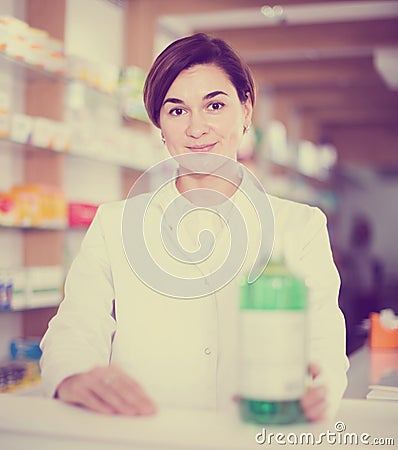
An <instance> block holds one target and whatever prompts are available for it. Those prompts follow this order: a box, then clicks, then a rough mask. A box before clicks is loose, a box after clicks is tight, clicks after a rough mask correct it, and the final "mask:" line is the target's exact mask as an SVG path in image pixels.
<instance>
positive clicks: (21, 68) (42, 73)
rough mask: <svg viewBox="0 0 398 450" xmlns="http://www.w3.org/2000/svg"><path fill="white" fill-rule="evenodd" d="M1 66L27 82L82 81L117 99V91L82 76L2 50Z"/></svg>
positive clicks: (97, 90)
mask: <svg viewBox="0 0 398 450" xmlns="http://www.w3.org/2000/svg"><path fill="white" fill-rule="evenodd" d="M0 68H1V69H2V71H4V70H12V71H13V75H14V77H15V78H16V79H18V80H21V81H25V82H29V83H30V82H35V81H40V80H43V79H46V80H47V81H54V82H56V81H62V82H64V83H68V82H70V81H78V82H79V83H82V84H83V85H84V86H86V87H88V88H90V89H92V90H94V91H96V92H98V93H100V94H105V95H107V96H109V97H114V98H115V99H117V96H116V92H108V91H105V90H103V89H100V88H98V87H96V86H94V85H93V84H91V83H88V82H87V81H84V80H81V79H80V78H72V77H69V76H67V75H66V74H65V73H64V72H62V71H59V72H53V71H50V70H47V69H45V68H44V67H41V66H35V65H33V64H29V63H27V62H25V61H23V60H22V59H18V58H14V57H12V56H9V55H7V53H5V52H4V51H0Z"/></svg>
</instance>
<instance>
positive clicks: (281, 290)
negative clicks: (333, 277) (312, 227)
mask: <svg viewBox="0 0 398 450" xmlns="http://www.w3.org/2000/svg"><path fill="white" fill-rule="evenodd" d="M307 328H308V327H307V289H306V286H305V284H304V282H303V280H301V279H299V278H296V277H294V276H293V275H292V274H291V273H290V272H289V271H288V269H287V267H286V265H285V264H284V262H283V260H282V259H281V258H278V260H276V261H272V260H271V262H270V263H269V264H268V266H267V267H266V269H265V271H264V272H263V274H262V275H261V276H260V277H259V278H258V279H257V280H256V281H255V282H254V283H251V284H249V283H247V281H244V282H243V283H242V285H241V291H240V374H239V375H240V377H239V379H240V392H239V410H240V415H241V418H242V420H243V421H245V422H251V423H257V424H287V423H295V422H303V421H305V418H304V415H303V412H302V410H301V406H300V401H299V399H300V397H301V396H302V394H303V393H304V391H305V389H306V380H307V364H308V357H307Z"/></svg>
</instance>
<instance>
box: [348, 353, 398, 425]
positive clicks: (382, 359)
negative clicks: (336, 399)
mask: <svg viewBox="0 0 398 450" xmlns="http://www.w3.org/2000/svg"><path fill="white" fill-rule="evenodd" d="M349 359H350V368H349V370H348V374H347V375H348V386H347V389H346V391H345V393H344V398H350V399H353V398H365V397H366V394H367V393H368V392H369V389H368V386H369V385H370V384H389V383H386V381H387V380H388V379H389V378H392V377H394V378H395V379H396V378H398V349H371V348H369V347H368V346H367V345H365V346H363V347H361V348H360V349H358V350H357V351H355V352H354V353H352V354H351V355H350V358H349ZM397 427H398V424H397Z"/></svg>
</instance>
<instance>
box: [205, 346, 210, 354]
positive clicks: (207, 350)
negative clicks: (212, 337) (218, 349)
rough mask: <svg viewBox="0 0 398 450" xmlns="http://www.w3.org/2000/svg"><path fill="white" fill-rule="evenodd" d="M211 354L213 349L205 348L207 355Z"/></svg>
mask: <svg viewBox="0 0 398 450" xmlns="http://www.w3.org/2000/svg"><path fill="white" fill-rule="evenodd" d="M210 354H211V350H210V348H209V347H206V348H205V355H210Z"/></svg>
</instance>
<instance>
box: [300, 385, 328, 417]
mask: <svg viewBox="0 0 398 450" xmlns="http://www.w3.org/2000/svg"><path fill="white" fill-rule="evenodd" d="M326 394H327V390H326V387H325V386H317V387H313V388H310V389H308V390H307V391H306V393H305V394H304V395H303V396H302V397H301V399H300V404H301V407H302V409H303V412H304V415H305V417H306V418H307V420H309V421H310V422H315V421H318V420H322V419H324V418H325V415H326V411H327V401H326Z"/></svg>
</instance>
